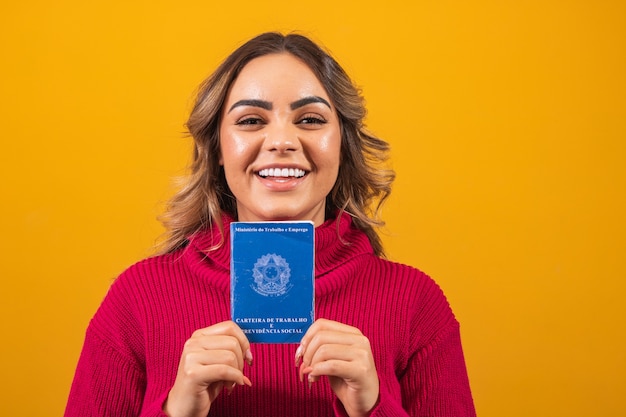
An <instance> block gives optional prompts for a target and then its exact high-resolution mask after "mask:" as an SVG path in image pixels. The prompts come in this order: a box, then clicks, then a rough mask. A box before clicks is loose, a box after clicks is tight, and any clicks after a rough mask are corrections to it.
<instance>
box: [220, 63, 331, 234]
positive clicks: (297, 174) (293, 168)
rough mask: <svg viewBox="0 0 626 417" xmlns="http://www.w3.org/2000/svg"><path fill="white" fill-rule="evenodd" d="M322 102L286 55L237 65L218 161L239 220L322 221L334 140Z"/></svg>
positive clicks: (312, 81) (309, 76)
mask: <svg viewBox="0 0 626 417" xmlns="http://www.w3.org/2000/svg"><path fill="white" fill-rule="evenodd" d="M329 101H330V98H329V97H328V95H327V94H326V91H325V90H324V87H323V86H322V84H321V83H320V82H319V81H318V80H317V78H316V77H315V74H313V71H311V69H309V67H308V66H307V65H306V64H304V63H303V62H302V61H300V60H299V59H297V58H295V57H294V56H293V55H290V54H288V53H282V54H270V55H265V56H263V57H260V58H257V59H255V60H253V61H252V62H250V63H249V64H248V65H246V66H245V67H244V69H243V70H242V71H241V73H240V74H239V76H238V77H237V80H236V81H235V83H234V84H233V86H232V87H231V89H230V92H229V94H228V96H227V99H226V105H225V106H224V108H225V109H229V110H228V111H226V112H224V114H223V116H222V121H221V125H220V149H221V158H220V164H221V165H223V167H224V173H225V175H226V181H227V183H228V186H229V187H230V189H231V191H232V193H233V195H234V197H235V200H236V202H237V203H236V207H237V217H238V219H239V220H241V221H262V220H300V219H307V220H312V221H313V223H314V224H315V225H316V226H319V225H321V224H322V223H323V222H324V220H326V218H325V213H326V210H325V207H326V196H327V195H328V194H329V193H330V191H331V190H332V188H333V186H334V185H335V182H336V180H337V174H338V172H339V155H340V147H341V128H340V126H339V120H338V117H337V114H336V112H335V110H334V108H333V107H332V106H331V104H330V103H329ZM301 174H304V175H301Z"/></svg>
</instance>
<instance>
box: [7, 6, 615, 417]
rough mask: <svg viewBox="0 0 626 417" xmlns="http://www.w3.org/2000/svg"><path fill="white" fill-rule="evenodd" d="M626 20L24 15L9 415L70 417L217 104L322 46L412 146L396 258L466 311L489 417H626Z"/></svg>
mask: <svg viewBox="0 0 626 417" xmlns="http://www.w3.org/2000/svg"><path fill="white" fill-rule="evenodd" d="M624 4H625V3H624V2H621V1H602V0H600V1H594V2H592V1H577V0H567V1H555V0H543V1H523V2H513V1H508V2H504V1H495V0H493V1H488V0H483V1H473V2H463V1H446V0H439V1H430V0H417V1H412V2H407V1H399V0H387V1H383V2H363V1H355V2H353V3H350V2H341V1H337V0H330V1H329V0H319V1H315V2H306V3H297V2H293V1H291V0H286V1H282V2H279V1H264V2H258V1H247V0H242V1H238V2H209V1H177V2H168V1H120V0H108V1H101V0H98V1H78V0H60V1H54V2H51V1H40V0H39V1H28V2H4V4H3V5H2V6H0V42H1V59H2V65H1V66H0V94H1V95H0V97H1V100H0V110H1V111H0V115H1V116H0V117H1V118H2V125H1V126H0V135H1V137H2V152H1V154H2V157H1V158H2V161H1V163H0V172H1V174H2V178H3V186H2V189H3V192H2V208H0V210H1V212H0V213H1V216H0V222H1V224H0V230H1V233H2V239H1V241H0V253H1V257H2V262H0V277H1V284H0V285H1V288H0V320H1V322H0V323H1V328H0V331H1V334H2V344H1V345H0V369H1V370H2V378H1V380H0V384H1V389H0V397H1V398H2V406H1V408H2V412H1V414H2V415H7V416H53V415H60V414H62V411H63V408H64V404H65V400H66V396H67V393H68V390H69V387H70V383H71V379H72V374H73V369H74V366H75V363H76V360H77V358H78V354H79V351H80V348H81V344H82V338H83V333H84V330H85V328H86V326H87V323H88V320H89V318H90V317H91V315H92V314H93V313H94V311H95V309H96V308H97V306H98V304H99V302H100V301H101V299H102V297H103V296H104V294H105V292H106V290H107V288H108V286H109V285H110V283H111V281H112V280H113V279H114V278H115V276H116V275H117V274H118V273H119V272H120V271H121V270H123V269H124V268H125V267H126V266H128V265H129V264H131V263H132V262H134V261H136V260H138V259H140V258H142V257H144V256H147V255H149V254H150V253H151V250H152V249H151V248H152V245H153V243H154V242H155V239H156V238H157V237H158V235H159V234H160V233H161V231H162V230H161V228H160V225H159V224H158V222H157V221H156V220H155V217H156V215H157V214H158V213H159V211H160V208H161V207H162V203H163V201H164V200H166V199H167V197H168V196H169V195H170V194H171V192H172V187H171V179H172V178H173V177H175V176H177V175H179V174H181V173H183V172H184V167H185V166H186V164H187V162H188V159H189V158H188V154H189V149H190V146H189V142H188V140H186V139H185V138H183V134H182V132H183V123H184V120H185V115H186V113H187V111H188V109H189V105H190V99H191V97H192V92H193V90H194V88H195V87H196V85H197V84H198V83H199V82H200V81H201V80H202V79H203V78H204V77H205V76H206V75H207V74H208V73H209V72H210V71H211V70H212V69H213V68H214V67H215V66H216V65H217V63H218V62H219V61H220V60H221V59H222V58H223V57H224V56H225V55H226V54H227V53H228V52H229V51H230V50H232V48H233V47H235V46H236V45H238V44H239V43H240V42H242V41H244V40H245V39H247V38H249V37H250V36H252V35H254V34H256V33H258V32H260V31H265V30H292V29H298V30H301V31H303V32H304V33H307V34H310V35H311V36H312V37H313V38H315V39H317V40H318V41H320V42H322V43H323V44H325V45H326V46H327V47H328V48H329V49H330V50H331V51H332V52H333V53H334V55H335V56H336V57H337V58H338V59H339V61H340V62H342V63H343V64H344V66H345V67H346V69H347V70H348V72H349V73H350V74H351V75H352V76H353V77H354V79H355V80H356V82H357V83H358V84H359V85H360V86H361V87H362V88H363V92H364V94H365V96H366V98H367V101H368V103H369V110H370V113H369V118H368V124H369V127H370V128H371V129H372V130H373V131H374V132H376V133H377V134H379V135H380V136H382V137H384V138H386V139H388V140H389V141H390V142H391V144H392V146H393V152H392V157H393V161H394V167H395V169H396V170H397V174H398V180H397V183H396V185H395V190H394V193H395V194H394V197H393V198H392V200H391V201H390V202H389V204H388V206H387V207H386V210H385V213H384V214H385V217H386V219H387V221H388V227H387V230H386V231H385V238H384V239H385V242H386V245H387V248H388V250H389V252H390V255H391V257H392V258H393V259H396V260H399V261H403V262H406V263H410V264H413V265H416V266H418V267H420V268H421V269H423V270H425V271H426V272H428V273H429V274H431V275H432V276H433V277H434V278H435V279H436V280H437V281H438V282H439V283H440V285H441V286H442V287H443V289H444V291H445V292H446V294H447V295H448V297H449V299H450V301H451V303H452V305H453V308H454V310H455V312H456V314H457V316H458V318H459V320H460V321H461V323H462V331H463V340H464V346H465V352H466V357H467V363H468V368H469V373H470V378H471V383H472V388H473V392H474V396H475V401H476V405H477V409H478V412H479V415H481V416H483V417H501V416H510V417H514V416H520V417H522V416H524V417H526V416H535V417H538V416H545V417H559V416H563V417H565V416H567V417H573V416H580V417H583V416H584V417H588V416H618V415H622V416H623V415H626V402H625V401H624V394H625V393H626V377H625V375H626V363H625V362H626V360H625V356H626V353H625V352H626V337H625V336H624V331H625V330H626V308H625V307H624V306H625V305H626V303H625V302H624V301H623V298H624V296H625V295H626V294H625V293H626V291H625V284H624V280H625V279H626V264H625V256H624V255H625V253H624V252H625V249H626V227H625V221H624V219H623V216H624V215H625V214H626V204H625V195H624V194H625V190H626V172H625V171H626V170H625V168H624V159H625V157H626V152H625V150H626V146H625V144H624V143H625V142H626V122H625V120H626V99H625V97H626V82H625V80H626V76H625V75H626V7H625V6H624Z"/></svg>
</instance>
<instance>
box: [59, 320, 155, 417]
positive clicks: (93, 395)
mask: <svg viewBox="0 0 626 417" xmlns="http://www.w3.org/2000/svg"><path fill="white" fill-rule="evenodd" d="M144 390H145V376H144V373H143V372H142V370H141V369H140V368H139V367H138V366H137V364H136V363H134V362H133V361H132V360H129V358H128V357H125V356H124V355H123V354H121V353H120V352H119V351H118V350H116V349H115V348H113V347H112V346H110V344H109V343H108V341H106V340H104V339H103V338H102V337H101V336H100V335H99V334H98V333H97V332H96V331H95V330H94V329H93V328H92V327H91V326H90V328H88V329H87V334H86V337H85V343H84V346H83V350H82V352H81V355H80V359H79V361H78V365H77V367H76V373H75V375H74V381H73V383H72V388H71V391H70V396H69V399H68V402H67V407H66V409H65V417H79V416H93V417H96V416H102V417H104V416H120V417H125V416H128V417H130V416H138V415H139V410H140V409H141V406H142V401H143V392H144Z"/></svg>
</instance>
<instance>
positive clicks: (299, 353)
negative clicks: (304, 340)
mask: <svg viewBox="0 0 626 417" xmlns="http://www.w3.org/2000/svg"><path fill="white" fill-rule="evenodd" d="M303 350H304V349H303V348H302V345H300V346H298V349H296V357H295V362H296V368H297V367H298V366H299V365H300V360H302V353H303V352H302V351H303Z"/></svg>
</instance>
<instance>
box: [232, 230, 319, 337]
mask: <svg viewBox="0 0 626 417" xmlns="http://www.w3.org/2000/svg"><path fill="white" fill-rule="evenodd" d="M230 236H231V242H230V243H231V261H230V262H231V264H230V300H231V315H232V319H233V321H234V322H235V323H237V324H238V325H239V327H241V329H242V330H243V332H244V333H245V334H246V336H247V337H248V340H250V342H252V343H299V342H300V339H302V336H304V333H305V332H306V331H307V329H308V328H309V326H311V324H313V320H314V298H313V297H314V280H315V275H314V265H315V263H314V251H315V245H314V237H315V229H314V226H313V223H312V222H308V221H307V222H233V223H231V225H230Z"/></svg>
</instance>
